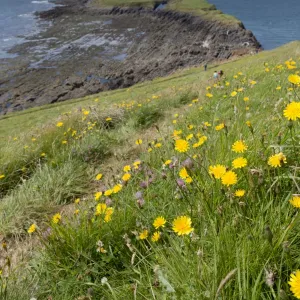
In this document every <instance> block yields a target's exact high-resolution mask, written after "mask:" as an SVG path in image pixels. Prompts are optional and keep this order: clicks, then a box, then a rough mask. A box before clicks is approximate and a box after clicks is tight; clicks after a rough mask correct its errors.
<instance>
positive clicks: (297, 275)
mask: <svg viewBox="0 0 300 300" xmlns="http://www.w3.org/2000/svg"><path fill="white" fill-rule="evenodd" d="M288 283H289V285H290V286H291V287H290V290H291V291H292V293H293V294H294V296H295V297H296V298H297V299H300V270H297V271H296V272H294V273H292V274H291V275H290V281H289V282H288Z"/></svg>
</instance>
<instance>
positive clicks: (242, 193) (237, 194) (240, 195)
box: [234, 190, 246, 197]
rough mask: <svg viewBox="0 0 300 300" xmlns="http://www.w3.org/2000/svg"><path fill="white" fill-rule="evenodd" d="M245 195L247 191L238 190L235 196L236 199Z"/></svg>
mask: <svg viewBox="0 0 300 300" xmlns="http://www.w3.org/2000/svg"><path fill="white" fill-rule="evenodd" d="M245 193H246V191H245V190H236V191H235V193H234V194H235V196H236V197H243V196H244V195H245Z"/></svg>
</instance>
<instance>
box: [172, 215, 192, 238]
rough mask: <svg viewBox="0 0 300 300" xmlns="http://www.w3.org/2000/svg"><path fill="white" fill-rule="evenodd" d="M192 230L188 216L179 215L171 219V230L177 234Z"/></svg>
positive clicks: (188, 232) (187, 232)
mask: <svg viewBox="0 0 300 300" xmlns="http://www.w3.org/2000/svg"><path fill="white" fill-rule="evenodd" d="M193 230H194V228H192V220H191V218H190V217H186V216H181V217H177V218H176V219H175V220H174V221H173V231H174V232H175V233H177V234H178V235H185V234H190V233H191V232H192V231H193Z"/></svg>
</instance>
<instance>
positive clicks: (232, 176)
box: [221, 171, 237, 186]
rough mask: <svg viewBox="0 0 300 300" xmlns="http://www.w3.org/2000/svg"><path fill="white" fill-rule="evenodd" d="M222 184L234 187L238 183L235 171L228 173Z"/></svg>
mask: <svg viewBox="0 0 300 300" xmlns="http://www.w3.org/2000/svg"><path fill="white" fill-rule="evenodd" d="M221 180H222V184H224V185H226V186H230V185H234V184H236V183H237V175H236V173H234V172H233V171H227V172H226V173H225V174H224V175H223V176H222V178H221Z"/></svg>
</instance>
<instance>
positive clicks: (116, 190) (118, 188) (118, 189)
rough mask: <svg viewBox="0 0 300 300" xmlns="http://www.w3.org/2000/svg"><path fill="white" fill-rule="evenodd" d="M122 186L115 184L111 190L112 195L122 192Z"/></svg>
mask: <svg viewBox="0 0 300 300" xmlns="http://www.w3.org/2000/svg"><path fill="white" fill-rule="evenodd" d="M122 187H123V186H122V184H120V183H119V184H116V185H115V186H114V187H113V188H112V190H113V193H114V194H117V193H119V192H120V191H121V190H122Z"/></svg>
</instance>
